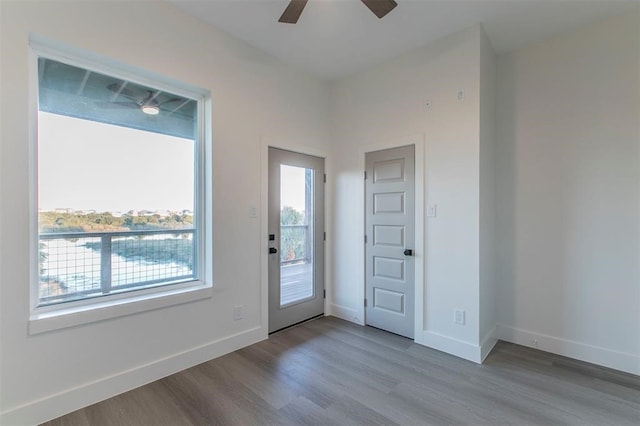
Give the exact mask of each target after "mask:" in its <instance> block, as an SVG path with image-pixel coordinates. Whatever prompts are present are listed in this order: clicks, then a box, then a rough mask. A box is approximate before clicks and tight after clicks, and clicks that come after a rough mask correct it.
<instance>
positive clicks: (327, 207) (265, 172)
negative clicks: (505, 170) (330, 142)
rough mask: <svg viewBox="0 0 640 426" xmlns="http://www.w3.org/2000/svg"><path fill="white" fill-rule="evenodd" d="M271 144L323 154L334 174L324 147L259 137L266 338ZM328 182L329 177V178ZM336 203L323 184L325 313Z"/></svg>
mask: <svg viewBox="0 0 640 426" xmlns="http://www.w3.org/2000/svg"><path fill="white" fill-rule="evenodd" d="M269 147H272V148H279V149H284V150H286V151H292V152H298V153H300V154H306V155H313V156H315V157H321V158H324V173H325V174H326V175H327V176H331V174H330V173H331V162H330V156H329V153H328V152H327V151H325V150H323V149H318V148H316V147H311V146H307V145H302V144H299V143H296V142H292V141H285V140H281V139H275V138H269V137H262V138H260V207H259V208H258V210H259V212H258V217H259V218H260V236H259V238H260V239H259V246H260V310H261V312H260V328H261V329H262V332H263V336H264V338H265V339H266V338H267V337H268V335H269V243H268V241H267V235H268V233H269V209H268V208H267V206H268V205H269ZM327 183H329V182H328V178H327ZM332 206H333V191H332V189H331V185H325V188H324V228H325V230H326V232H327V241H326V243H325V250H324V287H325V289H326V291H327V297H326V298H325V299H324V314H325V315H329V314H330V312H329V310H328V308H329V306H328V304H327V300H331V299H330V296H331V289H332V286H331V275H330V271H331V258H330V256H329V253H327V247H328V244H329V241H330V238H331V234H330V232H329V230H330V229H332V224H333V223H332V217H331V215H329V214H328V213H329V212H331V211H332V210H331V208H332Z"/></svg>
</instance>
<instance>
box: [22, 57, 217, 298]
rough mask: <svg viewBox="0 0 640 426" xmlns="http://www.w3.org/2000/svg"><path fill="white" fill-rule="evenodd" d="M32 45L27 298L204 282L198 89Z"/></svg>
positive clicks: (116, 294) (201, 100)
mask: <svg viewBox="0 0 640 426" xmlns="http://www.w3.org/2000/svg"><path fill="white" fill-rule="evenodd" d="M36 55H37V105H38V106H37V137H36V138H37V141H36V148H37V149H36V152H37V154H36V155H35V157H36V158H35V160H36V164H37V191H36V194H37V195H36V197H35V198H36V202H37V234H38V235H37V237H38V238H37V240H38V241H37V255H36V256H34V258H35V261H36V262H37V270H38V273H37V277H38V278H37V284H36V285H37V289H34V290H35V291H34V296H33V297H32V300H33V301H34V309H35V310H36V311H37V310H38V309H40V310H42V309H45V311H46V309H47V308H48V309H49V310H52V309H55V308H56V307H64V308H68V307H69V306H87V305H90V304H91V303H92V301H96V300H99V301H100V303H102V302H104V301H105V300H112V299H116V300H120V301H121V300H122V299H123V297H127V295H132V296H135V297H139V296H140V295H141V294H142V295H145V294H157V293H158V292H161V291H167V290H175V289H189V288H190V287H194V286H196V287H197V286H202V285H204V275H205V265H204V250H205V247H206V244H205V239H206V235H205V226H206V221H205V220H204V216H205V214H206V211H205V204H206V202H205V199H206V196H205V191H204V186H205V170H206V168H207V167H208V166H209V165H208V164H206V161H205V159H206V155H205V153H206V152H207V150H206V149H205V147H204V141H203V139H204V137H203V135H204V134H205V131H204V123H203V122H202V121H203V116H204V114H203V113H202V112H203V108H204V104H205V100H206V96H205V94H204V93H203V92H199V91H197V90H196V91H193V90H190V88H188V89H185V88H184V87H180V84H175V85H170V84H167V83H166V81H157V82H156V81H154V79H153V78H149V77H148V76H146V75H139V76H138V75H136V73H132V72H130V71H129V72H122V73H119V72H118V70H113V69H110V68H106V67H105V69H108V71H107V72H105V71H104V69H102V68H100V67H99V66H98V67H89V66H83V64H82V61H81V60H80V61H76V60H72V61H69V60H65V59H60V57H58V56H56V55H50V54H46V53H42V52H38V51H37V49H36ZM92 64H95V62H92ZM132 77H134V78H132Z"/></svg>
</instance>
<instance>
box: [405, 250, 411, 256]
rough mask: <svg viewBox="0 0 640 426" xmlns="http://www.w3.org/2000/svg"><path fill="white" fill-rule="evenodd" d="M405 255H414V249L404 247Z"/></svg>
mask: <svg viewBox="0 0 640 426" xmlns="http://www.w3.org/2000/svg"><path fill="white" fill-rule="evenodd" d="M404 255H405V256H413V250H411V249H404Z"/></svg>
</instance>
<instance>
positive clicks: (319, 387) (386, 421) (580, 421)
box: [46, 317, 640, 426]
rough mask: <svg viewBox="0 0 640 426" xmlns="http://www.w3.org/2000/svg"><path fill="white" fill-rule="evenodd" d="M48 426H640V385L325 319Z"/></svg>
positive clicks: (568, 363) (520, 355) (532, 358)
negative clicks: (476, 354)
mask: <svg viewBox="0 0 640 426" xmlns="http://www.w3.org/2000/svg"><path fill="white" fill-rule="evenodd" d="M46 424H47V425H69V426H72V425H307V424H309V425H426V424H433V425H457V424H461V425H462V424H468V425H565V424H571V425H636V426H637V425H639V424H640V377H638V376H633V375H629V374H624V373H619V372H616V371H613V370H607V369H603V368H600V367H594V366H592V365H590V364H585V363H582V362H579V361H574V360H570V359H567V358H563V357H559V356H555V355H551V354H548V353H545V352H541V351H537V350H534V349H530V348H525V347H522V346H517V345H513V344H508V343H502V342H500V343H498V345H497V346H496V348H495V349H494V351H493V352H492V353H491V355H490V356H489V357H488V358H487V360H486V362H485V364H483V365H477V364H474V363H471V362H468V361H464V360H461V359H459V358H456V357H453V356H450V355H447V354H444V353H442V352H438V351H435V350H432V349H428V348H425V347H423V346H420V345H416V344H414V343H413V342H412V341H410V340H408V339H405V338H403V337H399V336H396V335H394V334H390V333H386V332H383V331H381V330H377V329H374V328H370V327H360V326H357V325H354V324H351V323H348V322H345V321H342V320H339V319H336V318H331V317H327V318H321V319H318V320H314V321H310V322H307V323H305V324H301V325H299V326H296V327H293V328H290V329H288V330H285V331H283V332H280V333H277V334H274V335H272V336H270V338H269V339H268V340H266V341H264V342H260V343H257V344H255V345H252V346H250V347H247V348H244V349H241V350H239V351H236V352H233V353H231V354H228V355H226V356H223V357H220V358H217V359H215V360H212V361H209V362H206V363H204V364H200V365H198V366H195V367H193V368H190V369H188V370H185V371H182V372H180V373H177V374H174V375H172V376H169V377H166V378H164V379H161V380H158V381H156V382H153V383H150V384H148V385H146V386H143V387H140V388H138V389H135V390H132V391H130V392H127V393H124V394H122V395H119V396H116V397H114V398H111V399H108V400H106V401H103V402H100V403H98V404H94V405H92V406H89V407H87V408H84V409H82V410H78V411H76V412H73V413H71V414H68V415H66V416H63V417H60V418H58V419H55V420H53V421H51V422H49V423H46Z"/></svg>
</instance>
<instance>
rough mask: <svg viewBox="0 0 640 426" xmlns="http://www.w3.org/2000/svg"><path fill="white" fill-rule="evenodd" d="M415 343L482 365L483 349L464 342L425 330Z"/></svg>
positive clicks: (417, 335) (418, 334)
mask: <svg viewBox="0 0 640 426" xmlns="http://www.w3.org/2000/svg"><path fill="white" fill-rule="evenodd" d="M415 342H416V343H419V344H421V345H424V346H428V347H430V348H433V349H437V350H439V351H442V352H446V353H448V354H450V355H454V356H457V357H459V358H463V359H466V360H468V361H472V362H475V363H478V364H481V363H482V349H481V347H480V346H478V345H474V344H472V343H469V342H465V341H463V340H458V339H454V338H451V337H449V336H445V335H443V334H438V333H434V332H433V331H426V330H425V331H422V332H417V333H416V339H415ZM494 344H495V343H494ZM491 347H492V346H491Z"/></svg>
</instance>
